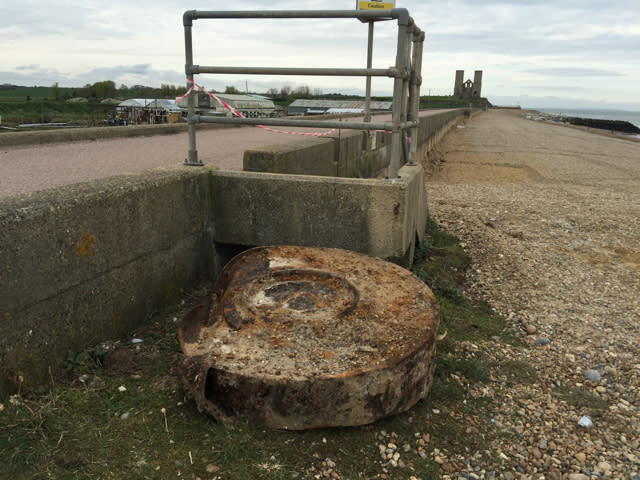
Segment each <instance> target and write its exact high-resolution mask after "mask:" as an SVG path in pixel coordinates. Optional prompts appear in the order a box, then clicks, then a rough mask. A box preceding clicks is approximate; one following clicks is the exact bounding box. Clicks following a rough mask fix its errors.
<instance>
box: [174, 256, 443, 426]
mask: <svg viewBox="0 0 640 480" xmlns="http://www.w3.org/2000/svg"><path fill="white" fill-rule="evenodd" d="M437 327H438V310H437V306H436V303H435V298H434V296H433V293H432V292H431V290H429V288H428V287H427V286H426V285H425V284H424V283H423V282H421V281H419V280H418V279H417V278H415V277H414V276H413V275H412V274H411V273H410V272H409V271H407V270H405V269H403V268H401V267H399V266H397V265H394V264H391V263H388V262H385V261H383V260H380V259H377V258H372V257H368V256H366V255H362V254H358V253H354V252H348V251H344V250H338V249H329V248H309V247H292V246H276V247H259V248H254V249H251V250H248V251H246V252H244V253H242V254H241V255H239V256H237V257H235V258H234V259H233V260H231V262H229V263H228V264H227V266H226V267H225V268H224V270H223V272H222V273H221V275H220V276H219V278H218V281H217V282H216V285H215V286H214V291H213V294H212V296H211V297H210V298H207V299H205V300H203V302H201V303H200V304H199V305H198V306H197V307H195V308H194V309H193V310H192V311H191V312H190V313H189V314H187V315H186V316H185V318H184V319H183V322H182V325H181V327H180V330H179V339H180V346H181V348H182V352H183V355H181V356H180V358H179V359H178V361H177V362H176V370H177V372H178V374H179V376H180V377H181V379H182V381H183V384H184V386H185V389H186V390H187V392H188V393H189V394H190V395H191V396H192V397H193V398H194V399H195V401H196V403H197V405H198V407H199V408H200V409H201V410H204V411H207V412H208V413H210V414H212V415H213V416H214V417H215V418H216V419H217V420H219V421H221V422H224V423H229V422H232V421H233V420H234V419H235V418H237V417H244V418H249V419H252V420H255V421H258V422H260V423H263V424H266V425H268V426H270V427H273V428H285V429H306V428H317V427H327V426H341V425H363V424H367V423H371V422H374V421H375V420H377V419H379V418H382V417H384V416H388V415H392V414H395V413H398V412H402V411H405V410H407V409H409V408H411V407H412V406H413V405H414V404H415V403H416V402H417V401H418V400H419V399H421V398H423V397H424V396H425V395H426V394H427V393H428V391H429V388H430V386H431V382H432V379H433V369H434V356H435V345H436V330H437Z"/></svg>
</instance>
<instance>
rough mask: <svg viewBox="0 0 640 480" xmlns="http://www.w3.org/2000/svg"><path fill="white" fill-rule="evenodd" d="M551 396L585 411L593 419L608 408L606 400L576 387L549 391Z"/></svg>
mask: <svg viewBox="0 0 640 480" xmlns="http://www.w3.org/2000/svg"><path fill="white" fill-rule="evenodd" d="M551 395H552V396H553V397H555V398H557V399H559V400H562V401H565V402H567V404H569V405H572V406H574V407H576V408H585V409H587V410H588V411H589V413H590V414H591V415H592V416H594V417H599V416H601V415H602V414H604V413H605V412H606V411H607V409H608V408H609V404H608V403H607V401H606V400H604V399H602V398H600V397H599V396H598V395H595V394H593V393H591V392H586V391H584V390H582V389H581V388H578V387H556V388H554V389H553V390H552V391H551Z"/></svg>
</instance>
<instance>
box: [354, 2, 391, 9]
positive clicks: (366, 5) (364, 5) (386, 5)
mask: <svg viewBox="0 0 640 480" xmlns="http://www.w3.org/2000/svg"><path fill="white" fill-rule="evenodd" d="M392 8H396V2H395V1H393V2H385V1H383V0H367V1H363V0H358V3H357V9H358V10H391V9H392Z"/></svg>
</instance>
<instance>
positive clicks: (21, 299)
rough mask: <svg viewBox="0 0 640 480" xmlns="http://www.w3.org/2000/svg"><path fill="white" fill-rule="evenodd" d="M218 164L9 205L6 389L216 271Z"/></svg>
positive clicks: (2, 242)
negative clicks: (213, 171)
mask: <svg viewBox="0 0 640 480" xmlns="http://www.w3.org/2000/svg"><path fill="white" fill-rule="evenodd" d="M210 196H211V191H210V171H209V169H179V170H169V171H154V172H152V173H147V174H144V175H136V176H123V177H113V178H109V179H104V180H97V181H94V182H89V183H84V184H77V185H72V186H69V187H62V188H58V189H54V190H49V191H43V192H36V193H33V194H31V195H27V196H22V197H13V198H9V199H5V200H2V201H0V266H1V268H0V285H1V288H0V364H1V365H2V377H0V380H1V381H0V394H2V393H4V394H6V393H7V392H10V391H13V390H14V389H16V388H17V387H18V386H19V385H18V384H19V383H20V378H22V379H23V381H24V383H25V385H27V386H29V385H31V386H33V385H35V384H38V383H40V382H42V381H44V380H45V379H46V378H47V377H48V375H49V371H48V370H49V368H50V367H51V368H53V371H54V372H55V369H56V367H57V366H58V365H59V364H60V363H61V361H62V360H63V359H64V358H65V356H66V353H67V351H68V350H69V349H71V350H74V351H78V350H79V349H82V348H85V347H87V346H88V345H92V344H96V343H99V342H100V341H102V340H105V339H108V338H114V337H118V336H119V335H121V334H122V333H123V332H125V331H127V330H130V329H132V328H133V327H135V326H136V325H137V324H139V323H140V322H141V321H142V320H144V319H145V318H147V317H148V316H149V315H150V314H151V313H152V312H155V311H156V310H157V309H158V308H159V307H160V306H161V305H166V304H168V303H170V302H172V301H175V300H176V299H177V298H178V296H179V295H180V293H181V292H182V291H183V289H185V288H186V289H188V288H190V287H193V286H195V285H197V284H198V283H201V282H203V281H206V280H207V279H209V278H211V276H212V275H213V274H214V264H213V261H214V258H213V253H214V247H213V238H212V232H211V224H212V222H211V210H210V209H208V208H203V206H207V205H209V204H210V203H211V197H210Z"/></svg>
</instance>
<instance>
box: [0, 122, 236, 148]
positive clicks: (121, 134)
mask: <svg viewBox="0 0 640 480" xmlns="http://www.w3.org/2000/svg"><path fill="white" fill-rule="evenodd" d="M197 128H198V130H203V129H211V128H241V127H238V126H236V125H219V124H216V125H214V124H201V125H198V126H197ZM186 131H187V124H186V123H165V124H160V125H127V126H121V127H106V126H105V127H90V128H53V129H45V130H28V131H15V132H5V131H0V146H16V145H40V144H45V143H61V142H79V141H86V140H92V141H93V140H105V139H111V138H128V137H144V136H151V135H173V134H176V133H186Z"/></svg>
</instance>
